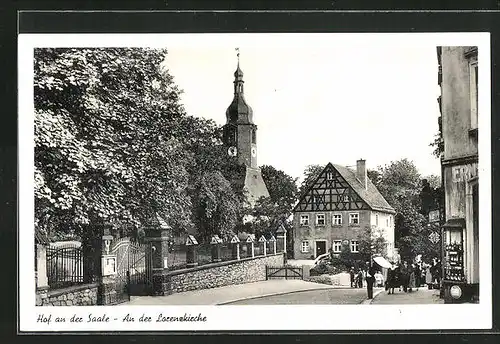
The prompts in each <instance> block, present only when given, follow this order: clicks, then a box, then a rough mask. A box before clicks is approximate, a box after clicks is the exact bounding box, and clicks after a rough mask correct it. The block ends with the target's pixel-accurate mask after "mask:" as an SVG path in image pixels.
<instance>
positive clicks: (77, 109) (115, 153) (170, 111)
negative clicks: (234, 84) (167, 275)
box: [34, 48, 191, 231]
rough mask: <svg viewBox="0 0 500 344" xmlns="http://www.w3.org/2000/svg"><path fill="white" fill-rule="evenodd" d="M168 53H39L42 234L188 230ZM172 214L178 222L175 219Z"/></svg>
mask: <svg viewBox="0 0 500 344" xmlns="http://www.w3.org/2000/svg"><path fill="white" fill-rule="evenodd" d="M165 56H166V51H165V50H158V49H141V48H130V49H129V48H112V49H110V48H106V49H101V48H89V49H62V48H57V49H36V50H35V61H34V62H35V77H34V98H35V199H36V201H35V208H36V209H35V212H36V218H37V221H36V224H37V225H38V226H40V227H42V228H43V229H45V230H49V231H50V230H62V231H67V230H70V229H74V230H77V231H82V230H83V227H86V226H87V225H88V224H95V223H108V224H112V225H115V226H122V225H123V223H132V224H133V225H134V226H140V225H144V224H145V223H147V222H148V221H149V220H150V219H151V217H152V216H153V214H154V213H159V214H161V216H162V217H163V218H165V219H166V220H167V221H169V223H170V224H171V225H172V226H173V227H174V228H175V229H177V230H183V229H185V228H186V227H188V226H190V223H191V220H190V215H191V202H190V198H189V197H188V195H187V193H186V188H187V185H188V180H189V175H188V171H187V169H188V164H187V162H188V161H189V156H190V155H189V154H188V153H187V151H186V149H185V147H184V145H183V142H182V141H183V140H184V139H185V138H186V137H189V132H186V131H183V129H184V127H183V126H182V123H181V122H180V121H179V119H181V118H185V117H186V115H185V113H184V109H183V108H182V106H181V105H180V103H179V95H180V91H179V90H178V88H177V87H176V86H175V85H174V84H173V81H172V76H171V75H170V74H169V73H168V71H167V70H165V69H162V67H161V63H162V62H163V61H164V59H165ZM173 214H175V216H172V215H173Z"/></svg>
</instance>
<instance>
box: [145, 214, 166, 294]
mask: <svg viewBox="0 0 500 344" xmlns="http://www.w3.org/2000/svg"><path fill="white" fill-rule="evenodd" d="M170 231H171V227H170V226H169V225H168V224H167V223H166V222H165V220H163V219H162V218H161V217H160V216H159V215H156V216H155V217H154V218H153V220H152V221H151V223H150V225H149V226H148V227H147V228H146V229H145V234H146V237H145V238H144V241H145V243H146V256H145V258H146V265H147V266H146V269H147V270H148V271H149V272H150V274H151V287H152V290H151V293H152V294H153V295H164V289H165V288H164V286H163V284H164V283H163V282H164V271H165V270H166V269H168V250H169V245H168V244H169V235H170Z"/></svg>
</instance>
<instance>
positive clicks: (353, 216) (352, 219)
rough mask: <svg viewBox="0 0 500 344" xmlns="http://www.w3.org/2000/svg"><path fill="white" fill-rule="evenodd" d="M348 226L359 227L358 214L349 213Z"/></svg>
mask: <svg viewBox="0 0 500 344" xmlns="http://www.w3.org/2000/svg"><path fill="white" fill-rule="evenodd" d="M349 224H350V225H359V214H358V213H350V214H349Z"/></svg>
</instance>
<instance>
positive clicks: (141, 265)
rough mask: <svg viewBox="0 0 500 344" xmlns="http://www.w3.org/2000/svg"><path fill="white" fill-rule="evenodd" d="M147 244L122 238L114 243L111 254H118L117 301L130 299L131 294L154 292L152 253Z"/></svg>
mask: <svg viewBox="0 0 500 344" xmlns="http://www.w3.org/2000/svg"><path fill="white" fill-rule="evenodd" d="M146 246H147V245H141V244H137V243H134V242H131V241H130V239H129V238H121V239H118V240H116V241H115V242H114V243H113V246H112V248H111V249H110V253H111V254H115V255H116V276H115V291H116V300H117V303H121V302H125V301H129V300H130V296H131V295H150V294H151V292H152V271H151V267H152V264H151V262H148V260H150V259H151V255H146Z"/></svg>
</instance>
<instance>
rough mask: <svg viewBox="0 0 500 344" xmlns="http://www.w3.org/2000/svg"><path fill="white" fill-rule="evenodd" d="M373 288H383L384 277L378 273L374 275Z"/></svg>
mask: <svg viewBox="0 0 500 344" xmlns="http://www.w3.org/2000/svg"><path fill="white" fill-rule="evenodd" d="M375 286H377V287H383V286H384V275H382V273H381V272H380V271H377V272H376V273H375Z"/></svg>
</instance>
